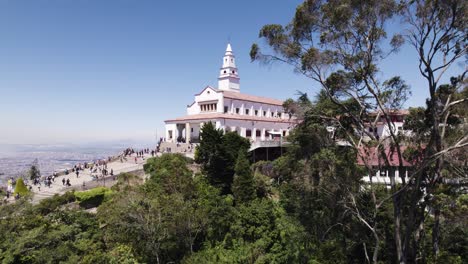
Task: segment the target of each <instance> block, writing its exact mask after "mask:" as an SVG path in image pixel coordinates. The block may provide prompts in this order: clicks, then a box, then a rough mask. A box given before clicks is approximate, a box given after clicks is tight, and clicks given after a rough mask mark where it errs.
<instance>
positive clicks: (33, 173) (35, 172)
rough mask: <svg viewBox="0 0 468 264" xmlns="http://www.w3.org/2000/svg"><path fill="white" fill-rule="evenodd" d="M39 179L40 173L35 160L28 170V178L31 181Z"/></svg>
mask: <svg viewBox="0 0 468 264" xmlns="http://www.w3.org/2000/svg"><path fill="white" fill-rule="evenodd" d="M40 177H41V172H40V170H39V162H38V161H37V159H35V160H34V161H33V163H32V164H31V168H30V169H29V178H30V180H31V181H33V180H35V179H38V178H40Z"/></svg>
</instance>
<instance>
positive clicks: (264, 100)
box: [218, 90, 283, 106]
mask: <svg viewBox="0 0 468 264" xmlns="http://www.w3.org/2000/svg"><path fill="white" fill-rule="evenodd" d="M218 91H220V92H222V93H223V94H224V98H230V99H235V100H242V101H250V102H256V103H262V104H271V105H279V106H282V105H283V101H281V100H277V99H272V98H267V97H261V96H256V95H249V94H244V93H237V92H229V91H222V90H218Z"/></svg>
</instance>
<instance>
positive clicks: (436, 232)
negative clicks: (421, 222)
mask: <svg viewBox="0 0 468 264" xmlns="http://www.w3.org/2000/svg"><path fill="white" fill-rule="evenodd" d="M439 225H440V209H439V208H438V207H437V208H435V209H434V227H433V228H432V251H433V253H434V260H435V261H436V262H437V256H438V255H439V238H440V226H439Z"/></svg>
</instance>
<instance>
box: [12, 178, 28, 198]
mask: <svg viewBox="0 0 468 264" xmlns="http://www.w3.org/2000/svg"><path fill="white" fill-rule="evenodd" d="M17 193H19V194H20V195H21V196H25V195H27V194H28V193H29V191H28V187H26V185H25V184H24V181H23V179H21V178H19V179H18V180H17V181H16V186H15V192H14V193H13V194H15V195H16V194H17Z"/></svg>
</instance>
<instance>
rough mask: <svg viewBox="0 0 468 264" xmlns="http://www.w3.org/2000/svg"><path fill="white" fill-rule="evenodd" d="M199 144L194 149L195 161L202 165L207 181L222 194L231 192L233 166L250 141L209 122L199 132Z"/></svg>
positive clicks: (247, 147)
mask: <svg viewBox="0 0 468 264" xmlns="http://www.w3.org/2000/svg"><path fill="white" fill-rule="evenodd" d="M200 138H201V139H200V145H199V146H197V149H196V151H195V161H196V162H197V163H199V164H201V165H202V171H203V173H204V174H205V175H206V176H207V178H208V181H209V182H210V183H211V184H212V185H213V186H215V187H217V188H220V189H221V192H222V194H228V193H230V192H231V185H232V181H233V177H234V169H235V168H234V167H235V164H236V160H237V155H238V153H239V151H240V150H244V151H247V150H248V149H249V147H250V142H249V141H248V140H247V139H245V138H243V137H241V136H239V135H238V134H237V133H235V132H227V133H226V134H224V133H223V131H222V130H220V129H216V128H215V127H214V125H213V124H212V123H211V122H209V123H207V124H205V125H204V126H203V128H202V130H201V132H200Z"/></svg>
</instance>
